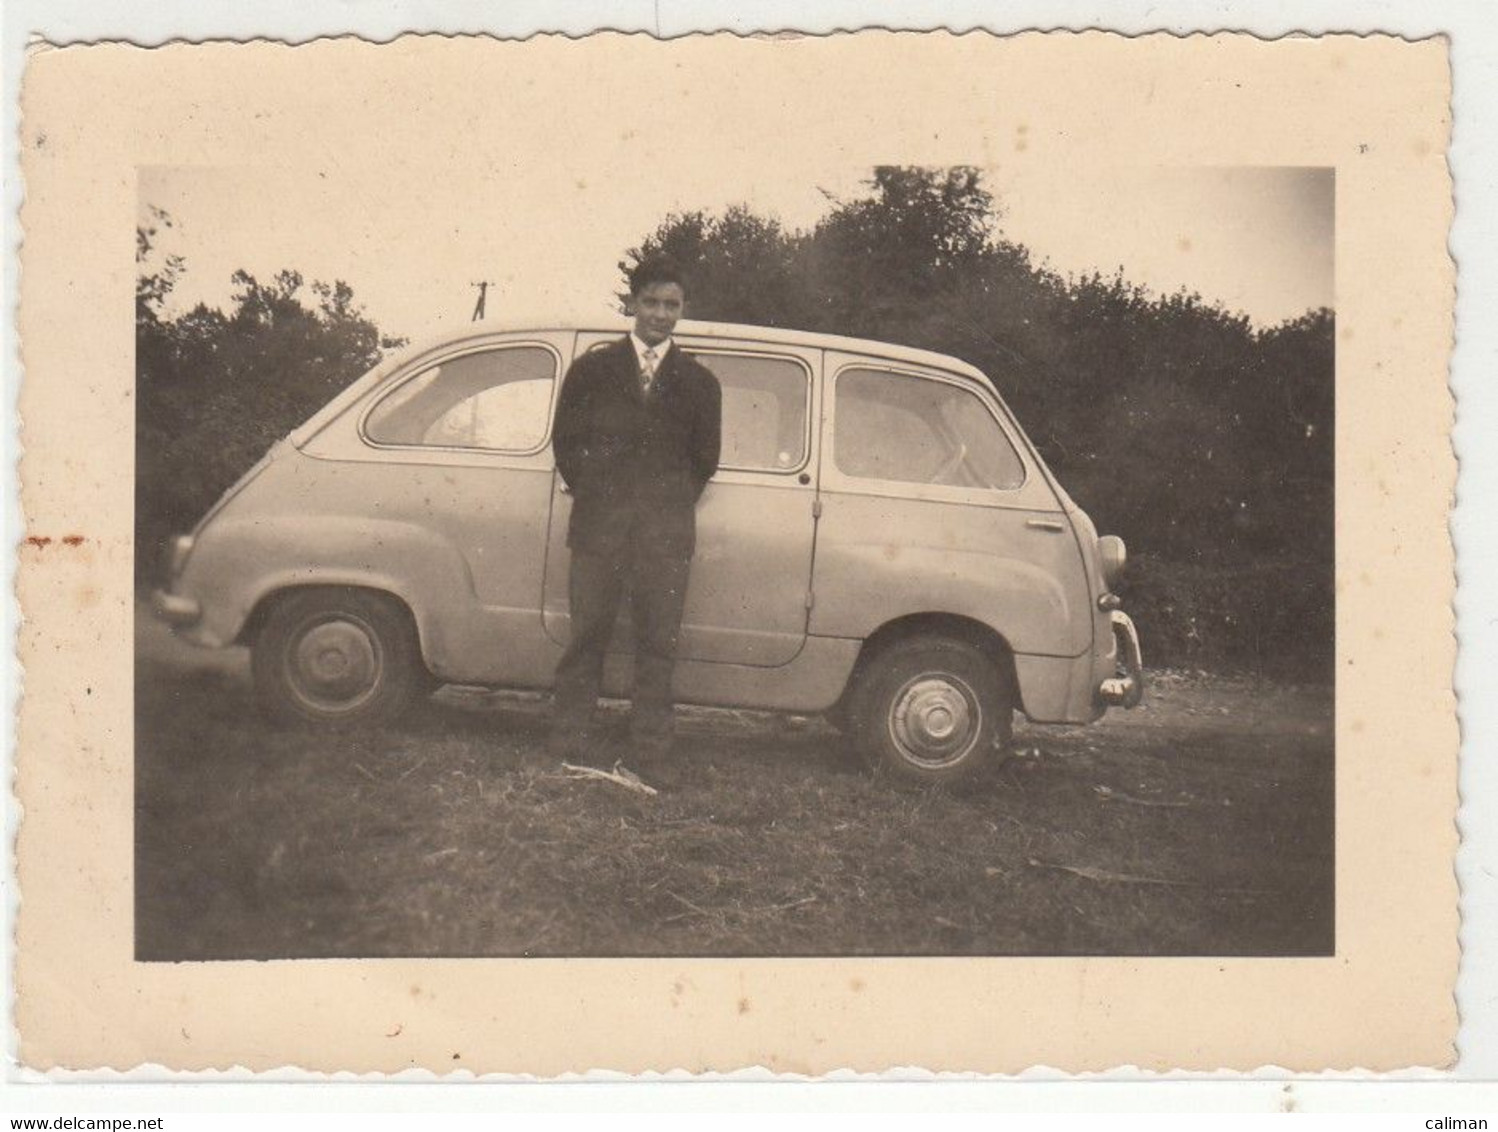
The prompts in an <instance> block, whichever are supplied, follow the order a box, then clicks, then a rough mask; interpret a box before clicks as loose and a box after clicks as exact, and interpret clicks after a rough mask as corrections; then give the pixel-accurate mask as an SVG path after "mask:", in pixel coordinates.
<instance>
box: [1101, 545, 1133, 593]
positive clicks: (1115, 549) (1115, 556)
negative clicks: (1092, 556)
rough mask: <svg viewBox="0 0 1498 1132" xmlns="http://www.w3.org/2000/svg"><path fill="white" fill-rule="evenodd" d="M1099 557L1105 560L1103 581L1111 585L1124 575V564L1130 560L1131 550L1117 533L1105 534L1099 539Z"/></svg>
mask: <svg viewBox="0 0 1498 1132" xmlns="http://www.w3.org/2000/svg"><path fill="white" fill-rule="evenodd" d="M1097 552H1098V557H1099V558H1100V559H1102V562H1103V581H1105V582H1107V583H1108V585H1109V586H1110V587H1111V586H1113V585H1114V584H1115V583H1116V582H1117V581H1118V579H1119V578H1121V577H1123V572H1124V566H1125V565H1126V564H1127V563H1128V561H1129V552H1128V551H1127V550H1126V549H1125V548H1124V541H1123V539H1121V538H1119V537H1118V536H1117V535H1104V536H1103V537H1102V538H1100V539H1098V540H1097Z"/></svg>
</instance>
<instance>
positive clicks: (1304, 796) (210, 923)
mask: <svg viewBox="0 0 1498 1132" xmlns="http://www.w3.org/2000/svg"><path fill="white" fill-rule="evenodd" d="M653 131H654V127H653V126H651V125H645V124H642V127H641V134H642V135H643V136H645V137H648V136H649V135H650V134H651V133H652V132H653ZM655 142H662V143H665V146H666V150H665V151H666V152H667V153H668V154H672V153H673V152H679V151H674V147H673V146H672V145H671V139H670V138H669V135H666V136H662V137H659V138H655V139H651V144H652V145H653V144H654V143H655ZM1012 145H1013V149H1014V151H1015V152H1016V153H1017V154H1019V155H1021V156H1022V155H1023V153H1024V150H1025V147H1026V145H1027V138H1026V127H1025V126H1024V125H1023V124H1020V125H1018V126H1017V128H1016V129H1015V132H1014V136H1013V138H1012ZM646 152H647V153H649V154H651V155H652V156H651V157H650V158H649V159H648V161H647V163H649V162H650V161H654V160H655V157H654V155H655V154H656V153H657V151H656V150H655V149H653V148H652V149H650V150H647V151H646ZM680 157H681V159H683V160H686V161H690V159H691V154H690V147H687V148H686V151H685V152H681V153H680ZM672 160H674V157H673V158H670V159H667V160H665V161H662V162H660V163H659V164H658V166H657V168H656V169H655V170H654V171H653V172H645V173H643V174H642V180H643V186H642V187H637V188H636V189H635V191H633V192H631V193H630V194H629V195H628V197H627V198H623V199H622V200H620V201H618V202H617V203H616V198H615V197H614V196H612V195H611V194H610V193H609V191H608V189H607V187H606V186H595V185H590V184H587V183H585V182H584V181H583V180H577V181H575V182H571V183H568V182H563V183H558V184H553V185H550V186H548V188H549V191H548V192H547V193H546V194H545V195H544V196H540V197H538V196H535V195H534V194H533V186H531V185H530V184H528V183H527V184H524V185H522V186H519V187H517V189H516V190H515V191H511V188H510V186H509V185H508V184H507V183H506V182H505V180H504V179H503V178H501V179H498V180H497V181H496V180H494V179H492V178H491V177H489V176H488V174H487V171H481V170H479V169H472V170H470V169H464V168H454V169H449V170H445V171H444V175H443V176H441V177H439V178H436V179H435V183H434V179H433V178H432V176H431V170H427V169H423V170H419V171H417V170H409V171H397V173H396V174H394V175H389V174H387V173H386V172H385V171H382V173H381V178H380V183H379V185H378V186H375V185H373V184H365V183H358V182H355V181H352V180H349V179H347V178H340V176H339V174H338V172H337V171H336V170H334V171H331V172H330V171H328V170H323V169H313V168H292V169H284V170H274V171H267V170H259V169H253V170H252V169H243V168H238V169H236V168H213V167H206V168H205V167H180V166H179V167H149V168H142V169H140V170H139V172H138V180H137V194H138V212H137V219H136V253H137V255H136V306H135V331H136V354H135V359H136V370H135V374H136V384H135V398H134V403H135V426H136V432H135V439H136V479H135V579H136V589H137V610H136V618H135V623H136V656H135V697H136V699H135V703H136V710H135V754H136V757H135V798H136V822H135V849H136V869H135V943H136V956H137V958H138V959H142V960H186V959H193V960H201V959H280V958H305V957H332V956H340V957H362V956H479V955H492V956H552V957H558V956H561V957H565V956H810V955H855V956H856V955H1042V956H1046V955H1056V956H1060V955H1162V956H1164V955H1264V956H1276V955H1286V956H1290V955H1327V954H1330V953H1331V952H1332V951H1333V950H1334V946H1335V934H1334V911H1335V886H1334V882H1333V869H1334V863H1335V855H1334V852H1333V829H1334V826H1333V818H1334V806H1333V788H1334V771H1335V749H1334V747H1335V745H1334V742H1333V733H1332V712H1333V700H1334V681H1333V663H1332V659H1333V648H1334V594H1333V552H1334V545H1335V530H1336V523H1335V517H1334V510H1333V500H1334V487H1335V484H1334V472H1333V437H1334V402H1335V396H1334V378H1335V374H1334V345H1335V319H1334V314H1333V266H1334V265H1333V238H1334V229H1335V217H1334V196H1335V192H1334V190H1335V176H1334V171H1333V170H1331V169H1327V168H1294V167H1238V168H1206V167H1201V168H1191V167H1149V166H1132V167H1131V166H1114V167H1106V168H1099V169H1097V170H1094V171H1091V172H1090V175H1087V176H1078V175H1077V172H1076V170H1074V169H1066V170H1059V169H1051V168H1040V169H1036V168H1033V167H1032V166H1029V165H1021V164H1019V163H1017V162H1016V163H1010V162H996V163H992V164H986V165H958V166H930V165H920V164H903V165H879V166H872V167H862V168H845V167H840V166H837V165H830V166H822V165H817V164H815V163H811V162H805V163H796V162H784V163H780V164H778V165H777V166H776V167H774V168H773V169H772V170H767V171H766V176H765V178H764V179H763V180H761V181H757V182H754V183H747V182H745V181H743V180H741V179H739V178H737V177H734V176H731V175H724V176H719V177H711V176H706V175H699V176H698V177H697V178H696V183H695V184H693V185H692V186H691V188H690V189H683V188H681V187H679V186H677V185H676V184H674V183H673V179H672V177H671V175H670V174H671V171H672V164H671V161H672ZM349 201H358V202H359V207H357V208H349V207H347V203H348V202H349ZM580 217H586V231H585V232H582V231H576V230H575V229H577V228H578V227H580V225H579V224H578V220H579V218H580Z"/></svg>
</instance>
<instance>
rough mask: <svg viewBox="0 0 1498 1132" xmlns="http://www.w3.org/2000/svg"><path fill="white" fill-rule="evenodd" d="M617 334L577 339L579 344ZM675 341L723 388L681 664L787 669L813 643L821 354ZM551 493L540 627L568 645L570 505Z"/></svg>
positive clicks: (617, 641)
mask: <svg viewBox="0 0 1498 1132" xmlns="http://www.w3.org/2000/svg"><path fill="white" fill-rule="evenodd" d="M616 337H617V335H610V334H590V333H584V334H580V335H579V337H578V349H579V350H580V351H581V350H586V349H589V348H593V347H597V346H599V345H602V344H604V343H607V342H609V341H611V340H613V339H615V338H616ZM677 341H678V345H680V346H681V347H682V348H684V349H686V350H688V351H689V352H690V353H692V354H693V355H694V356H695V357H696V358H697V359H698V361H700V362H701V363H702V364H703V365H705V366H707V368H708V369H710V370H711V371H712V372H713V374H714V376H715V377H717V379H718V383H719V386H720V387H721V388H722V391H723V452H722V457H721V459H720V461H719V470H718V473H717V475H715V476H714V477H713V479H712V481H711V482H710V483H709V484H708V486H707V490H706V491H704V492H703V495H702V499H701V500H700V501H699V503H698V505H697V551H696V555H695V556H694V558H693V559H692V569H691V580H690V583H689V585H688V588H687V603H686V612H685V614H684V616H683V619H682V634H681V640H680V644H679V647H678V651H677V656H678V659H681V660H686V661H694V660H695V661H708V662H718V663H728V664H746V665H756V666H765V667H775V666H778V665H782V664H786V663H788V662H789V661H790V660H792V659H793V658H794V657H795V656H796V654H797V653H798V652H800V651H801V647H802V645H803V644H804V643H805V640H806V624H807V612H808V605H809V588H810V583H811V565H812V543H813V538H814V535H815V530H816V517H815V514H814V504H815V501H816V482H815V476H814V475H813V469H814V459H815V453H814V447H815V443H816V436H815V434H814V430H813V429H812V427H811V421H812V420H813V418H814V413H813V408H812V405H813V401H812V398H813V392H814V389H815V384H814V377H815V375H816V373H817V369H818V366H819V364H820V351H817V350H811V349H797V348H791V347H782V346H778V345H776V346H766V345H762V344H757V343H753V342H749V341H727V340H719V339H711V338H691V337H683V338H679V339H678V340H677ZM554 491H555V495H554V498H553V504H552V524H551V535H550V539H549V544H548V550H547V556H546V597H545V624H546V631H547V633H548V635H550V636H551V637H553V638H554V639H555V640H557V641H558V642H561V643H565V642H566V640H567V636H568V631H569V623H568V616H567V567H568V563H569V561H570V554H569V551H568V549H567V522H568V518H569V516H570V514H571V507H572V503H571V498H570V496H568V495H567V493H566V492H565V490H564V489H563V485H562V482H561V477H560V476H558V477H557V479H556V482H555V485H554ZM627 618H628V609H627V608H626V610H625V611H624V612H623V613H622V614H621V617H620V628H619V630H618V631H616V633H615V637H614V645H613V648H614V650H615V651H620V652H627V651H629V649H630V639H629V633H628V631H627V630H626V629H625V626H626V625H627Z"/></svg>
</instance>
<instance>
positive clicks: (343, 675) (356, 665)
mask: <svg viewBox="0 0 1498 1132" xmlns="http://www.w3.org/2000/svg"><path fill="white" fill-rule="evenodd" d="M381 667H382V657H381V655H380V650H379V646H378V644H377V643H376V642H375V637H374V633H373V631H372V630H371V629H370V627H369V626H367V625H365V624H364V623H362V622H360V621H357V620H353V619H350V618H347V617H340V618H338V619H335V620H330V621H322V622H319V623H317V624H315V625H312V626H310V627H309V628H308V629H307V630H306V631H305V632H304V633H302V635H301V636H300V637H298V638H297V639H296V642H295V644H294V646H293V647H292V649H291V651H290V654H289V655H288V656H287V676H288V678H289V679H288V681H287V683H289V684H290V685H291V687H292V689H293V690H294V692H295V693H296V695H297V696H298V697H299V698H301V699H302V700H303V701H304V702H306V703H307V704H308V705H309V706H312V707H315V708H318V709H320V710H323V711H338V710H347V709H349V708H353V707H357V706H358V705H359V704H361V703H363V702H364V701H365V700H366V699H368V698H369V696H371V695H372V694H373V693H374V690H375V686H376V685H377V684H378V683H379V679H380V671H381Z"/></svg>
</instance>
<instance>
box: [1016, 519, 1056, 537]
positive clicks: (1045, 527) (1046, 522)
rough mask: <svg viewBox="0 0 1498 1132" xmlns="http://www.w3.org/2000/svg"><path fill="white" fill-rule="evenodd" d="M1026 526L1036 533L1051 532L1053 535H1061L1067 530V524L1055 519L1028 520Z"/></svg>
mask: <svg viewBox="0 0 1498 1132" xmlns="http://www.w3.org/2000/svg"><path fill="white" fill-rule="evenodd" d="M1025 526H1027V527H1029V528H1030V529H1031V530H1035V531H1050V532H1051V533H1052V534H1058V535H1059V534H1060V533H1061V532H1062V531H1064V530H1066V524H1065V523H1062V522H1058V521H1057V520H1055V519H1026V520H1025Z"/></svg>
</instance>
